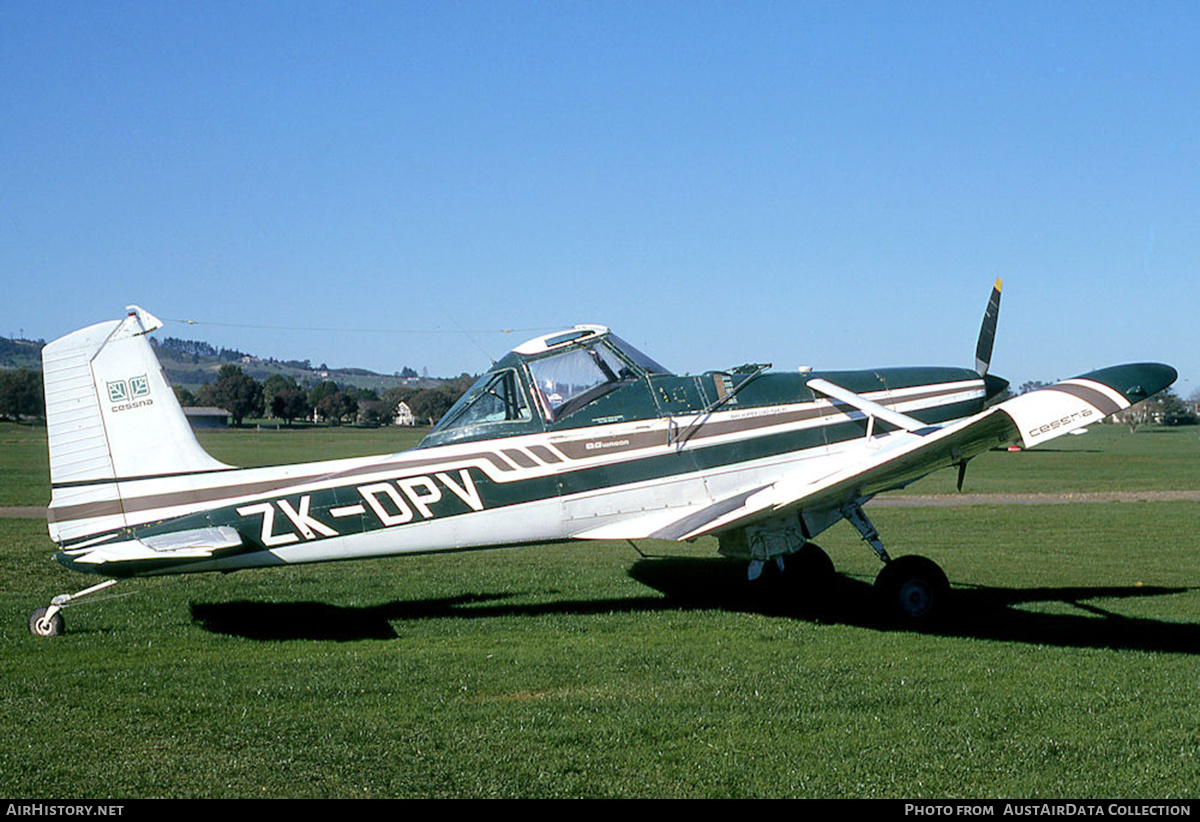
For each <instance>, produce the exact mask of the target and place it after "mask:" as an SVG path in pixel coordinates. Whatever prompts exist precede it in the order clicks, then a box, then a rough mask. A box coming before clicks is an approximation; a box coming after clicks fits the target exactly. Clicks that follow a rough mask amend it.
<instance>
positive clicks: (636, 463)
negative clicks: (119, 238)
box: [44, 308, 1174, 577]
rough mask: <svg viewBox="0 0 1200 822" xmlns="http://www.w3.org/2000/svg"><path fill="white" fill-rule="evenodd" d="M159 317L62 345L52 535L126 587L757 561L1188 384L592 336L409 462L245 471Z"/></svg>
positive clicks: (556, 345) (518, 370) (574, 332)
mask: <svg viewBox="0 0 1200 822" xmlns="http://www.w3.org/2000/svg"><path fill="white" fill-rule="evenodd" d="M157 325H158V323H157V321H156V320H155V319H154V318H153V317H152V316H151V315H149V314H148V313H146V312H144V311H142V310H141V309H137V308H132V309H131V311H130V313H129V314H128V316H127V317H126V318H125V319H123V320H120V321H113V322H110V323H103V324H100V325H97V326H91V327H89V328H87V329H83V330H81V331H78V332H75V333H74V334H71V335H68V336H66V337H64V338H62V339H60V340H56V341H55V342H53V343H51V344H50V345H48V346H46V350H45V353H44V362H45V374H46V395H47V408H48V424H49V431H50V461H51V479H52V485H53V500H52V502H51V505H50V509H49V511H50V513H49V528H50V534H51V537H52V538H53V539H54V540H55V541H56V542H57V543H58V544H59V545H60V552H59V554H58V555H57V558H58V559H59V561H61V562H62V563H64V564H66V565H68V566H69V567H71V568H74V569H77V570H81V571H89V572H94V573H98V574H103V575H106V576H112V577H128V576H139V575H147V574H170V573H184V572H200V571H226V570H232V569H237V568H248V567H256V566H269V565H282V564H292V563H304V562H320V561H329V560H341V559H355V558H363V557H378V556H388V555H398V554H408V553H422V552H434V551H447V550H464V549H476V548H488V547H499V546H505V545H515V544H526V543H531V542H553V541H561V540H567V539H632V540H637V539H651V538H658V539H674V540H683V539H692V538H695V537H697V536H700V535H703V534H715V535H717V536H718V537H720V539H721V547H722V551H723V552H725V553H728V554H731V555H734V556H741V557H744V558H746V559H749V560H751V561H752V562H757V563H761V562H763V561H765V560H769V559H772V558H778V557H782V556H786V555H787V554H790V553H794V552H795V551H796V550H798V549H799V548H800V547H801V546H802V545H803V544H805V543H806V542H807V541H808V540H809V539H811V538H812V537H813V536H815V535H816V534H817V533H819V532H820V531H822V530H824V529H825V528H827V527H829V526H830V525H831V524H833V523H835V522H837V521H838V520H839V519H841V518H842V517H846V518H849V519H851V520H852V521H854V522H855V523H856V525H857V524H858V522H857V519H856V517H857V516H858V515H860V514H861V508H860V506H861V504H862V503H864V502H866V501H867V500H869V499H870V498H871V497H872V496H873V495H874V494H877V493H880V492H882V491H886V490H889V489H893V488H898V487H902V486H904V485H906V484H908V483H910V482H912V481H913V480H915V479H918V478H920V477H921V476H924V475H926V474H928V473H930V472H932V471H934V470H937V469H940V468H944V467H948V466H953V465H964V464H965V461H966V460H967V459H969V458H970V457H971V456H973V455H974V454H977V453H979V452H980V451H982V450H985V449H987V448H991V447H994V446H996V445H1000V444H1005V443H1008V442H1011V441H1014V440H1015V441H1020V442H1022V443H1023V444H1025V445H1027V446H1028V445H1036V444H1037V443H1038V442H1041V441H1043V440H1045V439H1048V438H1050V437H1052V436H1057V435H1058V434H1061V433H1066V432H1067V431H1068V430H1071V429H1075V428H1079V427H1081V426H1083V425H1086V424H1088V423H1091V422H1095V421H1098V420H1099V419H1101V418H1102V417H1104V416H1107V415H1108V414H1111V413H1114V412H1115V411H1119V410H1121V409H1123V408H1125V407H1128V405H1129V404H1130V403H1131V402H1134V401H1137V400H1138V399H1141V398H1143V397H1144V396H1148V395H1149V394H1152V393H1154V392H1155V391H1157V390H1159V389H1160V388H1161V387H1163V386H1165V385H1167V384H1169V383H1170V382H1171V381H1172V380H1173V379H1174V371H1173V369H1170V368H1169V367H1168V366H1160V365H1155V364H1140V365H1131V366H1119V367H1117V368H1114V369H1105V370H1104V371H1100V372H1093V373H1091V374H1086V375H1084V376H1082V377H1079V378H1077V379H1075V380H1067V381H1064V382H1062V383H1059V384H1057V385H1055V386H1051V387H1049V388H1048V389H1045V390H1042V391H1038V392H1034V393H1032V394H1027V395H1024V396H1022V397H1018V398H1015V399H1012V400H1009V401H1007V402H1004V403H1000V404H999V405H997V406H995V407H993V408H990V409H985V401H986V400H987V399H988V398H989V396H990V395H993V394H995V393H996V392H997V391H998V390H1000V389H1001V388H1003V386H1004V385H1005V383H1004V381H1003V380H998V379H996V378H993V377H988V376H985V375H981V374H980V373H979V372H977V371H974V370H972V369H968V368H952V367H929V368H891V369H877V370H869V371H831V372H816V371H801V372H793V373H783V372H768V371H765V369H763V368H762V367H744V368H741V369H734V370H732V371H728V372H723V371H714V372H708V373H705V374H701V375H699V376H679V375H675V374H671V373H669V372H667V370H666V369H664V368H663V367H662V366H659V365H658V364H657V363H655V362H654V361H653V360H652V359H650V358H649V357H646V356H645V355H644V354H642V353H641V352H639V351H637V350H636V349H634V348H633V347H632V346H629V345H628V344H627V343H625V342H624V341H622V340H621V339H620V338H618V337H617V336H615V335H614V334H611V333H610V332H609V331H608V330H607V329H606V328H603V327H600V326H577V327H576V328H574V329H570V330H567V331H564V332H560V333H558V334H551V335H546V336H544V337H539V338H537V339H535V340H531V341H529V342H527V343H524V344H523V345H521V346H519V347H517V348H516V349H514V350H513V351H512V352H510V353H509V354H508V355H507V356H506V357H504V358H503V359H502V360H500V361H499V362H498V363H496V364H495V365H494V366H493V367H492V368H491V369H490V370H489V371H488V372H487V373H486V374H485V375H484V376H483V377H481V378H480V379H479V381H477V382H476V384H475V385H474V386H473V387H472V388H471V389H470V390H469V391H468V392H467V394H466V395H464V396H463V398H462V399H461V400H460V401H459V402H458V403H457V404H456V405H455V406H454V407H453V408H452V409H451V411H450V412H449V413H447V414H446V416H445V417H444V418H443V419H442V422H441V423H440V424H439V425H438V426H437V427H436V428H435V429H434V430H433V431H432V432H431V433H430V434H429V436H428V437H426V439H425V440H424V441H423V442H422V443H421V445H420V446H419V447H417V448H416V449H413V450H411V451H406V452H403V453H399V454H392V455H387V456H380V457H371V458H356V459H344V460H333V461H326V462H313V463H302V464H297V465H286V466H277V467H265V468H249V469H242V468H234V467H231V466H228V465H224V464H222V463H219V462H217V461H216V460H214V459H212V458H211V457H210V456H209V455H208V454H206V453H205V452H204V451H203V450H202V449H201V447H200V446H199V445H198V443H197V442H196V440H195V438H194V437H193V435H192V434H191V431H190V429H189V428H188V425H187V423H186V421H185V419H184V417H183V414H182V411H181V409H180V408H179V406H178V403H177V402H176V401H175V397H174V394H173V392H172V391H171V389H170V387H169V385H168V384H167V382H166V379H165V377H164V376H163V374H162V371H161V368H160V367H159V365H158V363H157V360H156V359H155V357H154V354H153V351H152V349H151V348H150V346H149V344H148V343H147V340H146V337H145V334H146V333H148V332H149V331H152V330H153V329H154V328H155V327H157ZM860 527H861V526H860ZM864 535H867V534H866V533H865V532H864ZM885 558H886V557H885Z"/></svg>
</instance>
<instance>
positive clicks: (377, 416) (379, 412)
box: [358, 400, 396, 428]
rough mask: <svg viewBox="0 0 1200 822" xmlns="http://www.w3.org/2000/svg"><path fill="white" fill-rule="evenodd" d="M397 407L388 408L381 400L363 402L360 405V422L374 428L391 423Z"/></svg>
mask: <svg viewBox="0 0 1200 822" xmlns="http://www.w3.org/2000/svg"><path fill="white" fill-rule="evenodd" d="M395 413H396V409H394V408H392V409H388V408H387V406H385V405H384V404H383V402H382V401H380V400H375V401H374V402H371V401H367V402H361V403H359V406H358V422H359V424H361V425H369V426H371V427H372V428H375V427H378V426H380V425H389V424H390V423H391V422H392V417H393V415H394V414H395Z"/></svg>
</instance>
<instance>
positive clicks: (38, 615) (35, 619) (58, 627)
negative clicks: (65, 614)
mask: <svg viewBox="0 0 1200 822" xmlns="http://www.w3.org/2000/svg"><path fill="white" fill-rule="evenodd" d="M49 610H50V609H49V608H38V609H37V610H36V611H34V612H33V613H32V614H30V615H29V633H31V634H33V635H34V636H58V635H59V634H61V633H62V632H63V630H64V629H65V627H66V625H65V623H64V622H63V618H62V612H61V611H60V612H59V613H56V614H55V615H54V616H52V617H50V619H48V620H47V619H46V618H45V617H46V612H47V611H49Z"/></svg>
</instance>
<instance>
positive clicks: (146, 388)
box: [107, 374, 154, 411]
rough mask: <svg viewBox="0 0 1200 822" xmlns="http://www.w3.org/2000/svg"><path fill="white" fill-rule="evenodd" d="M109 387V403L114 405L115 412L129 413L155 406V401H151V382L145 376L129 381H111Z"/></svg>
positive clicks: (132, 378) (131, 378)
mask: <svg viewBox="0 0 1200 822" xmlns="http://www.w3.org/2000/svg"><path fill="white" fill-rule="evenodd" d="M107 385H108V401H109V402H111V403H113V407H112V410H113V411H128V410H129V409H131V408H140V407H142V406H145V405H153V404H154V400H152V399H149V397H150V380H149V379H147V378H146V375H145V374H142V375H141V376H140V377H130V378H129V379H127V380H111V381H109V382H108V384H107Z"/></svg>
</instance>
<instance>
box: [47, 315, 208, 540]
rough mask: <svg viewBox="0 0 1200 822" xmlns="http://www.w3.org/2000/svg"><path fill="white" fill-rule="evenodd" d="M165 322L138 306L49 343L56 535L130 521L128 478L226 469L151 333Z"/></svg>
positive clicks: (75, 535) (67, 536)
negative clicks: (199, 436) (190, 417)
mask: <svg viewBox="0 0 1200 822" xmlns="http://www.w3.org/2000/svg"><path fill="white" fill-rule="evenodd" d="M161 326H162V322H161V321H159V320H158V319H157V318H156V317H154V316H153V315H152V314H150V313H149V312H147V311H144V310H143V309H141V308H138V307H137V306H130V307H129V313H128V315H127V316H126V317H125V319H123V320H112V321H110V322H105V323H99V324H97V325H93V326H89V327H87V328H84V329H81V330H79V331H75V332H73V333H71V334H68V335H66V336H65V337H61V338H59V339H57V340H55V341H54V342H52V343H49V344H48V345H46V347H45V348H44V349H43V350H42V371H43V379H44V382H45V390H46V428H47V431H48V434H49V443H50V484H51V488H52V489H53V494H52V497H51V501H50V513H49V526H50V536H51V537H52V538H53V539H54V541H55V542H59V543H64V542H71V541H74V540H78V539H81V538H83V537H87V536H91V535H94V534H99V533H104V532H108V531H113V530H115V529H119V528H124V527H126V526H127V525H128V522H127V521H126V517H125V509H124V506H123V505H122V502H121V487H120V482H121V481H123V480H131V479H143V478H148V477H155V476H170V475H178V474H181V473H182V474H187V473H194V472H200V471H216V470H224V469H227V468H229V467H230V466H228V465H225V464H224V463H222V462H218V461H217V460H215V459H213V458H212V457H211V456H209V455H208V453H207V452H206V451H205V450H204V449H203V448H202V447H201V446H200V443H198V442H197V441H196V437H195V435H194V434H193V433H192V430H191V426H190V425H189V424H188V421H187V418H186V417H185V416H184V415H183V409H182V408H180V407H179V402H178V400H176V399H175V392H174V391H172V390H171V386H170V385H169V384H168V383H167V379H166V376H165V375H164V374H163V372H162V367H161V366H160V365H159V363H158V359H157V358H156V357H155V356H154V350H153V349H152V348H151V347H150V343H149V342H148V341H147V339H146V335H147V334H148V333H150V332H151V331H153V330H155V329H156V328H159V327H161Z"/></svg>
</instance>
